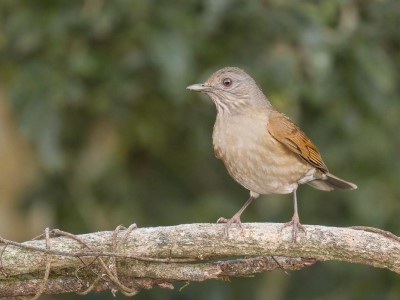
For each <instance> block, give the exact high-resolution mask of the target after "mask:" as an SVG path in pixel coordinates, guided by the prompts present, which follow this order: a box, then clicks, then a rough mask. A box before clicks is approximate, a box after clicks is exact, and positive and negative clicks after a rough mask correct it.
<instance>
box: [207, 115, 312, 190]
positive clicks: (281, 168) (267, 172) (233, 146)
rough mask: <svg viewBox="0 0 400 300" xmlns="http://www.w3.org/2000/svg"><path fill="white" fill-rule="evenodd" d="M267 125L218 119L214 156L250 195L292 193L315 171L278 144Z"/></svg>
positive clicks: (263, 118) (264, 121) (263, 120)
mask: <svg viewBox="0 0 400 300" xmlns="http://www.w3.org/2000/svg"><path fill="white" fill-rule="evenodd" d="M267 124H268V117H267V116H261V117H259V116H258V117H257V118H249V117H241V116H237V117H233V118H229V119H227V118H218V117H217V120H216V123H215V125H214V132H213V147H214V153H215V156H216V157H217V158H219V159H221V160H222V161H223V162H224V164H225V166H226V168H227V170H228V172H229V174H230V175H231V176H232V177H233V178H234V179H235V180H236V181H237V182H238V183H240V184H241V185H242V186H244V187H245V188H247V189H249V190H250V191H253V192H256V193H259V194H270V193H279V194H285V193H290V192H292V191H293V189H295V188H297V184H298V182H299V181H300V180H301V179H302V178H304V177H305V176H307V175H308V173H310V172H312V171H313V170H312V169H313V168H311V167H310V166H309V165H308V164H306V163H305V162H304V161H303V160H301V159H300V158H299V157H298V156H297V155H295V154H293V153H292V152H291V151H289V150H288V149H287V148H286V147H285V146H284V145H282V144H281V143H279V142H278V141H277V140H275V139H274V138H273V137H272V136H271V135H270V134H269V132H268V130H267Z"/></svg>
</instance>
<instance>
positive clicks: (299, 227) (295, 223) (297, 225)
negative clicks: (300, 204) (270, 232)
mask: <svg viewBox="0 0 400 300" xmlns="http://www.w3.org/2000/svg"><path fill="white" fill-rule="evenodd" d="M289 226H292V242H293V243H296V240H297V232H298V231H299V230H301V231H303V232H304V234H307V233H306V230H305V228H304V226H303V225H301V223H300V218H299V215H298V214H297V213H294V215H293V217H292V220H291V221H290V222H287V223H285V224H284V225H283V228H282V230H283V229H285V228H286V227H289Z"/></svg>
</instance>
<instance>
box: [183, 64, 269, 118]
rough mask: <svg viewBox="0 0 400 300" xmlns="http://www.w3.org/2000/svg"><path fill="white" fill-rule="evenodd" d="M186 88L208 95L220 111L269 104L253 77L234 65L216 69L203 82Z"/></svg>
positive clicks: (231, 111) (236, 110)
mask: <svg viewBox="0 0 400 300" xmlns="http://www.w3.org/2000/svg"><path fill="white" fill-rule="evenodd" d="M187 89H188V90H191V91H196V92H201V93H205V94H207V95H208V96H210V98H211V99H212V100H213V101H214V103H215V105H216V106H217V110H218V112H221V113H226V112H227V113H238V112H240V111H242V110H243V109H244V108H246V107H250V108H257V107H266V106H270V105H271V104H270V103H269V101H268V100H267V99H266V97H265V95H264V94H263V93H262V91H261V89H260V88H259V87H258V86H257V84H256V82H255V81H254V79H253V78H251V77H250V75H248V74H247V73H246V72H245V71H243V70H242V69H239V68H236V67H226V68H223V69H221V70H218V71H216V72H215V73H214V74H212V75H211V76H210V77H209V78H208V79H207V80H206V82H205V83H199V84H193V85H190V86H188V87H187Z"/></svg>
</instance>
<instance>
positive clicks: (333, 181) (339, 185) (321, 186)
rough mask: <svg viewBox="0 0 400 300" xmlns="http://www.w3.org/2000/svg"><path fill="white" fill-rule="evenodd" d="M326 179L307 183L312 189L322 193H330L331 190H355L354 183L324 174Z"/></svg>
mask: <svg viewBox="0 0 400 300" xmlns="http://www.w3.org/2000/svg"><path fill="white" fill-rule="evenodd" d="M325 175H326V179H320V180H313V181H310V182H307V183H308V184H309V185H311V186H312V187H313V188H316V189H318V190H323V191H332V190H337V189H338V190H355V189H356V188H357V186H356V185H355V184H354V183H351V182H348V181H345V180H343V179H340V178H338V177H336V176H335V175H332V174H331V173H328V174H325Z"/></svg>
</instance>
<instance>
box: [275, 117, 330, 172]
mask: <svg viewBox="0 0 400 300" xmlns="http://www.w3.org/2000/svg"><path fill="white" fill-rule="evenodd" d="M268 131H269V133H270V134H271V135H272V136H273V137H274V138H275V139H276V140H277V141H278V142H280V143H282V144H283V145H285V146H286V147H287V148H288V149H289V150H290V151H292V152H294V153H296V154H298V155H299V156H300V157H301V158H302V159H304V160H305V161H306V162H308V163H309V164H311V165H312V166H314V167H316V168H317V169H319V170H321V171H322V172H323V173H328V172H329V171H328V168H327V166H326V165H325V164H324V162H323V161H322V158H321V155H320V154H319V152H318V149H317V147H315V146H314V144H313V143H312V142H311V140H310V139H309V138H308V137H307V136H306V134H305V133H304V132H303V131H301V130H300V128H299V127H298V126H297V125H296V124H295V123H293V121H292V120H290V119H289V118H288V117H287V116H285V115H284V114H281V113H279V112H272V113H271V114H270V116H269V120H268Z"/></svg>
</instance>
